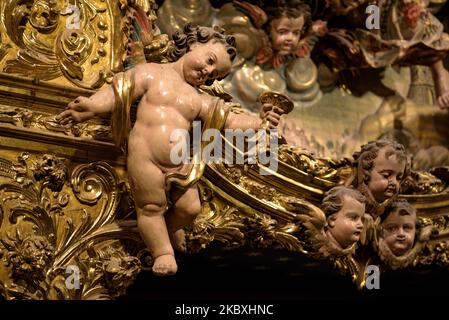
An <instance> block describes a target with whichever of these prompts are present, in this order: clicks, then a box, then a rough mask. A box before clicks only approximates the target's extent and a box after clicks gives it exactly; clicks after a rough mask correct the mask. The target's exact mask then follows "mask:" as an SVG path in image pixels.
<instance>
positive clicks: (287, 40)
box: [270, 16, 304, 56]
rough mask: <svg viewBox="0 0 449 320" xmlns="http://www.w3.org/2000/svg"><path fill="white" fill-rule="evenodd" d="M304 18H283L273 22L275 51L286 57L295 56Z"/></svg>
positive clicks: (273, 45) (272, 33)
mask: <svg viewBox="0 0 449 320" xmlns="http://www.w3.org/2000/svg"><path fill="white" fill-rule="evenodd" d="M303 27H304V17H303V16H301V17H299V18H287V17H282V18H279V19H274V20H273V21H271V28H270V37H271V46H272V48H273V51H275V52H277V53H278V54H280V55H282V56H284V55H288V54H294V53H295V52H296V49H297V48H298V43H299V39H300V38H301V30H302V28H303Z"/></svg>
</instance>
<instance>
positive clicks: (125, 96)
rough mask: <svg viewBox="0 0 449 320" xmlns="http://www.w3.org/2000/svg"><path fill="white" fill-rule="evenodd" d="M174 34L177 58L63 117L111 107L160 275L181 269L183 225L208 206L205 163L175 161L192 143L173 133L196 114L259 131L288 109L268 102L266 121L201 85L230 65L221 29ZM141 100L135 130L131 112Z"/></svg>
mask: <svg viewBox="0 0 449 320" xmlns="http://www.w3.org/2000/svg"><path fill="white" fill-rule="evenodd" d="M174 39H175V46H176V47H175V48H174V50H173V51H172V52H171V54H170V55H171V57H172V58H173V59H174V60H176V61H174V62H172V63H167V64H156V63H145V64H139V65H137V66H136V67H135V68H133V69H130V70H128V71H126V72H125V73H118V74H116V75H115V77H114V82H113V85H112V86H109V87H106V88H104V89H102V90H100V91H98V92H97V93H95V94H94V95H93V96H91V97H90V98H85V97H78V98H77V99H76V100H75V101H73V102H71V103H70V104H69V105H68V106H67V108H66V109H67V110H66V111H64V112H62V113H61V114H59V115H58V117H57V119H58V120H59V121H60V123H61V124H65V125H72V124H74V123H77V122H82V121H86V120H89V119H91V118H92V117H94V116H96V115H99V114H103V113H109V112H112V132H113V137H114V140H115V142H116V143H117V144H118V145H119V146H120V147H121V148H122V150H123V151H127V152H128V159H127V171H128V176H129V181H130V185H131V191H132V193H133V196H134V202H135V207H136V211H137V225H138V229H139V231H140V233H141V236H142V238H143V240H144V242H145V244H146V245H147V247H148V248H149V250H150V252H151V254H152V256H153V258H154V264H153V272H154V273H155V274H156V275H161V276H164V275H171V274H174V273H176V271H177V264H176V260H175V256H174V251H173V248H176V249H178V250H182V251H183V250H185V235H184V231H183V228H184V227H187V226H189V225H190V224H191V223H192V222H193V221H194V219H195V217H196V216H197V215H198V214H199V213H200V210H201V203H200V198H199V195H198V189H197V186H196V182H197V181H198V179H199V178H200V177H201V174H202V172H203V171H202V170H204V165H202V166H199V165H198V164H195V163H194V164H189V163H181V164H178V163H174V161H173V160H172V158H171V151H172V149H173V147H174V146H178V145H179V143H180V142H181V143H183V144H185V145H186V146H187V143H188V142H187V140H182V141H173V140H172V133H173V132H174V131H175V130H189V129H190V128H191V126H192V123H193V121H194V120H195V119H199V120H201V121H203V123H205V127H206V126H209V127H215V128H216V129H219V130H221V129H222V128H223V127H226V128H235V129H237V128H238V129H243V130H245V129H249V128H253V129H257V128H260V127H261V126H262V124H263V123H264V121H268V123H269V126H270V128H274V127H276V126H277V124H278V121H279V118H280V112H282V110H281V109H280V108H277V107H275V106H273V105H271V104H265V105H264V107H263V109H262V111H261V113H260V118H259V117H255V116H250V115H245V114H237V113H233V112H231V111H230V110H229V108H228V107H227V105H225V104H224V101H223V100H221V99H219V98H217V97H212V96H210V95H207V94H200V93H199V92H198V91H197V90H196V88H197V87H199V86H201V85H204V84H205V83H206V82H208V81H213V80H215V79H218V78H223V77H225V76H226V75H227V74H228V73H229V72H230V70H231V65H232V59H233V58H234V56H235V48H234V39H233V37H231V36H227V35H225V34H224V31H223V30H222V29H220V28H207V27H198V26H197V27H193V26H191V25H186V26H185V27H184V30H183V31H179V32H178V33H177V34H176V35H175V36H174ZM139 99H140V102H139V105H138V108H137V116H136V122H135V124H134V126H133V127H132V128H131V123H130V112H129V109H130V107H131V104H132V103H133V102H134V101H137V100H139ZM171 186H177V187H178V188H170V187H171ZM174 189H175V190H174ZM175 191H176V193H175ZM168 207H170V208H169V210H168V211H167V208H168Z"/></svg>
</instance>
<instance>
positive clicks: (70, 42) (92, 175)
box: [0, 0, 449, 299]
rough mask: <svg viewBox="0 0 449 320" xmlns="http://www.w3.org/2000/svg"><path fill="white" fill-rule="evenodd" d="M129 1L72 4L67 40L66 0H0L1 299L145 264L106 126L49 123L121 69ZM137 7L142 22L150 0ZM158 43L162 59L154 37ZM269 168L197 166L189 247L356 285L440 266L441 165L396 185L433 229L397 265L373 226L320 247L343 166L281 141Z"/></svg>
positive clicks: (92, 284) (85, 283)
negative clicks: (268, 259)
mask: <svg viewBox="0 0 449 320" xmlns="http://www.w3.org/2000/svg"><path fill="white" fill-rule="evenodd" d="M131 2H132V1H126V0H121V1H100V0H82V1H80V2H79V3H80V7H81V8H82V12H83V15H82V19H81V24H82V26H83V28H80V29H79V30H78V31H73V32H72V33H69V32H67V31H64V30H65V28H64V25H65V23H66V22H67V19H68V16H67V15H70V14H69V13H64V12H66V11H62V10H63V9H64V8H65V7H66V6H67V5H68V3H69V2H68V1H65V2H64V1H63V2H55V1H52V0H46V1H44V0H6V1H2V3H1V4H0V17H1V25H0V70H3V71H7V72H12V73H14V74H6V73H0V145H1V146H2V148H1V149H0V199H1V200H2V201H1V202H0V294H2V295H3V296H4V297H5V298H7V299H100V298H101V299H106V298H107V299H110V298H114V297H117V296H119V295H122V294H124V292H125V290H126V287H127V286H129V284H130V283H131V282H132V281H133V279H134V278H135V276H136V274H137V273H138V272H139V271H140V270H141V269H142V268H146V267H149V266H150V265H151V258H150V256H149V255H147V252H146V250H144V246H143V244H142V243H141V240H140V236H139V234H138V232H137V227H136V221H135V216H134V211H133V202H132V199H131V196H130V192H129V188H128V184H127V177H126V173H125V169H124V163H125V160H124V158H123V156H122V155H121V154H120V151H119V150H117V149H116V148H115V147H114V145H113V144H112V143H111V140H110V134H111V133H110V127H109V120H108V119H96V120H95V121H91V122H88V123H87V124H84V125H77V126H75V127H73V128H71V129H67V128H65V127H62V126H60V125H59V124H58V123H56V122H55V121H54V116H55V115H56V114H57V113H59V112H60V111H61V110H62V109H63V108H64V107H65V105H66V104H67V103H68V102H69V101H70V100H72V99H74V98H75V97H77V96H79V95H83V96H88V95H90V94H91V93H92V92H93V91H91V90H87V89H86V88H88V89H91V88H96V87H98V86H101V85H102V84H103V83H104V82H105V81H108V80H109V76H110V75H111V74H112V73H113V72H116V71H118V70H121V68H122V64H123V61H124V54H125V53H124V50H125V45H126V43H127V41H128V38H127V37H128V36H129V34H128V33H127V31H126V32H125V31H124V30H125V29H124V28H126V27H129V16H128V15H127V14H128V13H129V12H128V11H127V10H128V9H129V8H130V7H129V4H131ZM137 2H138V4H140V5H141V6H142V8H144V10H145V11H146V12H149V13H151V4H152V3H153V1H143V0H142V1H137ZM149 19H150V20H151V19H152V16H151V14H150V15H149ZM64 32H65V33H64ZM93 34H95V37H94V36H93ZM155 41H156V43H155V47H154V48H158V49H157V50H156V51H154V52H153V53H154V54H155V56H156V57H157V59H159V58H160V56H161V54H162V53H163V52H164V50H163V48H162V46H163V43H164V41H162V40H161V38H158V39H156V38H155ZM158 46H159V47H158ZM154 48H153V49H154ZM101 49H103V50H104V51H101ZM147 49H148V48H147ZM159 49H160V50H159ZM158 50H159V51H158ZM103 54H104V55H103ZM97 58H98V59H97ZM157 59H156V60H157ZM44 70H46V72H44ZM43 79H48V80H50V81H44V80H43ZM221 94H222V95H225V93H224V92H221ZM223 139H224V138H223ZM224 143H229V142H227V141H225V139H224ZM234 152H240V151H239V150H236V149H235V148H234ZM279 159H280V162H279V164H278V170H277V171H276V172H271V173H272V174H271V175H261V174H260V170H265V171H267V170H269V168H266V167H264V166H263V165H261V164H255V165H236V166H229V165H225V164H211V165H209V166H207V167H206V170H205V173H204V176H203V178H202V179H201V181H200V183H199V188H200V191H201V199H202V204H203V209H202V214H201V215H200V216H199V217H198V218H197V220H196V221H195V224H194V226H193V227H192V229H191V230H189V232H188V247H189V249H190V251H191V252H197V251H198V250H201V249H203V248H205V247H206V246H208V245H209V244H210V243H211V242H212V241H219V242H221V243H223V245H225V246H231V247H232V246H241V245H243V244H249V245H251V246H257V247H266V246H273V245H277V246H281V247H284V248H286V249H288V250H291V251H295V252H300V253H302V254H305V255H307V256H310V257H311V258H317V259H324V260H326V261H328V262H330V263H332V264H333V265H334V266H335V267H336V268H338V269H339V270H341V271H342V272H343V273H348V274H350V275H351V277H352V279H353V280H354V281H355V282H356V284H357V285H358V287H359V288H361V287H363V285H364V282H365V271H366V267H367V265H369V264H373V263H374V264H379V265H380V266H381V267H382V268H383V269H385V270H387V269H394V268H399V267H403V266H405V265H429V264H442V265H445V266H447V265H448V264H449V259H448V252H449V251H448V250H449V248H448V240H449V193H448V190H449V189H448V186H449V174H448V169H447V168H439V169H436V170H434V171H432V172H413V174H412V177H411V180H410V181H408V182H407V183H406V184H405V185H404V190H403V194H402V195H401V197H402V198H405V199H407V200H408V201H409V202H410V203H411V204H412V205H413V206H414V207H415V208H417V209H418V215H419V219H420V224H421V225H422V227H423V228H426V227H427V228H428V229H426V230H432V234H431V235H429V239H430V241H428V242H422V243H420V244H419V247H416V250H415V251H413V255H410V256H408V257H407V259H406V260H405V259H404V260H403V261H399V260H394V259H391V257H388V256H387V255H385V254H383V255H380V254H379V252H378V248H379V245H378V243H376V241H375V236H374V235H375V233H376V232H377V231H376V230H377V228H378V224H376V222H375V221H369V222H368V225H367V230H368V231H367V234H366V235H364V241H362V243H361V244H360V245H359V246H358V247H357V248H355V247H354V248H350V249H349V250H347V251H343V250H340V251H339V250H336V249H335V248H333V247H331V246H329V245H325V244H324V243H323V241H322V238H320V237H321V233H320V232H321V230H322V227H323V224H324V221H323V219H324V215H323V212H322V211H321V210H320V209H319V204H320V203H321V200H322V197H323V194H324V193H325V192H326V191H327V190H329V189H330V188H332V187H334V186H336V185H341V184H344V183H345V182H346V181H347V179H348V178H349V176H350V175H351V172H352V164H351V160H350V159H346V158H345V159H339V160H335V159H327V158H318V157H316V156H314V155H313V154H312V153H310V152H308V151H307V150H304V149H301V148H297V147H292V146H288V145H282V146H281V147H280V149H279ZM369 240H371V241H369ZM70 266H74V267H76V268H78V269H79V271H80V277H81V278H80V287H79V288H78V289H76V288H75V289H69V288H68V286H67V285H66V280H67V275H68V274H67V273H66V271H67V270H71V269H70ZM181 267H182V266H181Z"/></svg>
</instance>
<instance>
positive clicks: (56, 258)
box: [0, 153, 143, 299]
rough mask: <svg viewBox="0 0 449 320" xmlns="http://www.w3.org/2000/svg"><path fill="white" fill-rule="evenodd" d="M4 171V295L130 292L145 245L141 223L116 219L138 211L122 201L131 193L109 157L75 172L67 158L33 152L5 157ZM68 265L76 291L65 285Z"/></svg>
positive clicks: (0, 178) (0, 189) (0, 184)
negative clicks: (76, 277) (76, 282)
mask: <svg viewBox="0 0 449 320" xmlns="http://www.w3.org/2000/svg"><path fill="white" fill-rule="evenodd" d="M0 168H1V169H0V197H1V199H2V210H1V212H2V214H1V215H0V217H1V218H2V220H1V222H2V223H3V225H2V230H1V244H0V248H1V251H2V264H1V267H0V270H1V272H0V274H1V283H2V290H3V292H4V296H5V297H6V298H8V299H30V298H31V299H98V298H112V297H116V296H118V295H121V294H124V292H125V290H126V287H127V286H128V285H129V284H130V283H131V282H132V281H133V280H134V278H135V276H136V275H137V273H138V272H139V271H140V269H141V262H140V260H139V259H138V258H137V256H138V255H139V250H143V246H142V243H141V241H140V238H139V236H138V234H137V232H136V224H135V220H126V219H123V220H120V221H117V220H116V218H117V216H118V213H117V211H119V210H123V209H125V210H127V211H129V210H131V208H130V207H129V206H123V205H122V203H121V201H122V198H123V199H125V200H126V197H125V196H124V195H125V194H126V193H129V192H128V191H127V189H126V185H124V184H123V183H122V182H120V181H119V178H118V176H117V174H116V173H115V171H114V169H113V168H112V167H110V166H109V165H108V164H106V163H102V162H100V163H91V164H88V165H82V164H81V165H75V166H74V168H73V170H72V172H71V174H70V176H69V169H68V163H67V161H66V160H65V159H62V158H59V157H56V156H54V155H49V154H45V155H31V154H29V153H21V154H20V155H19V156H18V159H17V161H10V160H7V159H2V161H1V166H0ZM122 214H123V216H124V217H125V216H126V214H127V213H126V212H122ZM117 239H125V240H123V241H118V240H117ZM127 241H128V242H127ZM129 241H131V242H132V245H130V242H129ZM127 243H128V245H127ZM136 243H137V246H136ZM68 268H69V269H68ZM70 268H72V269H70ZM73 268H75V269H73ZM67 270H75V271H76V272H79V286H77V287H76V288H75V289H76V290H70V287H69V286H67V285H66V284H65V283H66V282H65V281H66V278H67V274H66V272H67ZM72 289H73V288H72Z"/></svg>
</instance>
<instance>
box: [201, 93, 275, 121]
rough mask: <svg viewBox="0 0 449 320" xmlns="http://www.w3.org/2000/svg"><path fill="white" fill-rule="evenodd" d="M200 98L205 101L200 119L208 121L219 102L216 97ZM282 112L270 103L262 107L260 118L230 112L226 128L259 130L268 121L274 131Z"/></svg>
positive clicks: (221, 101) (202, 104)
mask: <svg viewBox="0 0 449 320" xmlns="http://www.w3.org/2000/svg"><path fill="white" fill-rule="evenodd" d="M200 96H201V97H202V98H203V101H202V103H201V106H202V108H201V111H200V114H199V117H200V118H201V120H203V121H206V120H207V118H208V117H210V116H211V112H212V110H213V107H214V105H215V103H217V102H216V98H214V97H211V96H207V95H200ZM218 103H224V101H223V100H220V101H219V102H218ZM282 112H283V111H282V110H281V109H280V108H278V107H276V106H273V105H272V104H269V103H267V104H264V105H263V106H262V109H261V111H260V115H259V117H257V116H254V115H251V114H245V113H233V112H229V114H228V117H227V119H226V123H225V125H224V128H225V129H242V130H246V129H254V130H257V129H259V128H261V127H262V125H263V124H264V123H265V122H266V121H268V126H269V128H270V129H274V128H276V127H277V125H278V124H279V119H280V117H281V114H282Z"/></svg>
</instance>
